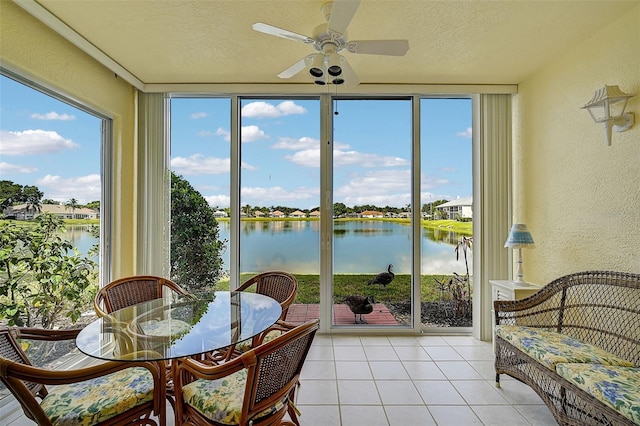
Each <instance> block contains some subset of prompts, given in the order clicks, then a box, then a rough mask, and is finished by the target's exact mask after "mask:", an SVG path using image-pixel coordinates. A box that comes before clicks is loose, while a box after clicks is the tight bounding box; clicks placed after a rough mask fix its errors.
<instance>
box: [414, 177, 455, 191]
mask: <svg viewBox="0 0 640 426" xmlns="http://www.w3.org/2000/svg"><path fill="white" fill-rule="evenodd" d="M450 183H451V182H450V181H449V179H446V178H443V177H440V176H434V175H424V174H423V175H422V179H420V187H421V188H422V189H435V188H437V187H439V186H440V185H448V184H450Z"/></svg>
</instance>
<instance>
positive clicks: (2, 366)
mask: <svg viewBox="0 0 640 426" xmlns="http://www.w3.org/2000/svg"><path fill="white" fill-rule="evenodd" d="M79 331H80V330H79V329H75V330H43V329H35V328H19V327H11V328H8V327H2V328H0V380H1V381H2V383H4V385H5V386H6V387H7V388H8V389H9V390H10V391H11V393H12V394H13V395H14V396H15V398H16V400H17V401H18V402H19V403H20V405H21V406H22V409H23V411H24V413H25V415H26V417H28V418H29V419H31V420H33V421H34V422H36V423H37V424H38V425H44V426H48V425H58V424H90V425H123V424H137V425H158V424H160V425H164V424H165V423H166V404H165V376H164V367H163V366H162V365H160V364H158V363H155V362H138V363H134V364H132V363H125V362H103V363H100V364H97V365H93V366H89V367H84V368H79V369H73V370H55V369H53V370H52V369H50V368H41V367H36V366H33V365H32V363H31V361H30V360H29V358H28V356H27V354H26V353H25V352H24V350H23V349H22V340H20V339H27V340H39V341H55V342H58V341H63V340H71V339H75V337H76V336H77V334H78V333H79ZM45 385H55V386H51V387H50V388H47V387H46V386H45ZM153 415H155V416H156V418H157V420H158V421H156V419H154V418H153V417H152V416H153Z"/></svg>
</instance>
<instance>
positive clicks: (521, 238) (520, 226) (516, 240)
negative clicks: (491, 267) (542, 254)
mask: <svg viewBox="0 0 640 426" xmlns="http://www.w3.org/2000/svg"><path fill="white" fill-rule="evenodd" d="M532 245H533V237H532V236H531V233H530V232H529V230H528V229H527V225H525V224H524V223H514V224H513V226H511V230H510V231H509V236H508V237H507V241H505V243H504V246H505V247H510V248H522V247H525V246H532Z"/></svg>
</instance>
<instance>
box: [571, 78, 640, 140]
mask: <svg viewBox="0 0 640 426" xmlns="http://www.w3.org/2000/svg"><path fill="white" fill-rule="evenodd" d="M633 96H634V95H629V94H627V93H624V92H623V91H622V90H620V87H618V86H607V85H605V86H604V87H603V88H602V89H598V90H596V91H595V93H594V94H593V98H591V100H590V101H589V102H587V103H586V104H585V106H583V107H581V108H582V109H585V108H586V109H587V111H589V114H591V118H593V121H595V122H596V123H602V126H603V127H604V130H605V134H606V136H607V145H609V146H610V145H611V131H612V129H615V131H616V132H624V131H625V130H628V129H630V128H631V127H632V126H633V124H634V122H635V119H634V116H633V113H631V112H627V113H625V112H624V109H625V108H626V107H627V101H628V100H629V98H631V97H633Z"/></svg>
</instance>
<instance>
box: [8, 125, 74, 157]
mask: <svg viewBox="0 0 640 426" xmlns="http://www.w3.org/2000/svg"><path fill="white" fill-rule="evenodd" d="M78 146H79V145H78V144H76V143H74V142H73V141H72V140H71V139H65V138H63V137H62V136H60V135H59V134H58V133H57V132H53V131H46V130H25V131H23V132H7V131H5V130H0V154H2V155H34V154H48V153H52V152H57V151H62V150H65V149H73V148H78Z"/></svg>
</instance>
